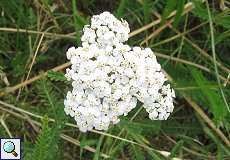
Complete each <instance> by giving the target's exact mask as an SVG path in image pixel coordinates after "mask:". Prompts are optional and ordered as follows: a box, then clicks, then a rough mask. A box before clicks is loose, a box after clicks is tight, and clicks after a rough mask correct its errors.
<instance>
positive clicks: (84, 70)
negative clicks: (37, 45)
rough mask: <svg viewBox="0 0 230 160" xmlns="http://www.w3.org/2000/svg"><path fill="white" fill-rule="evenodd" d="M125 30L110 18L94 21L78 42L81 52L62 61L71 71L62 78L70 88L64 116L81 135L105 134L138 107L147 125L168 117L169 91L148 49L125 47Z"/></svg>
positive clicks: (71, 52)
mask: <svg viewBox="0 0 230 160" xmlns="http://www.w3.org/2000/svg"><path fill="white" fill-rule="evenodd" d="M129 32H130V29H129V25H128V23H127V22H126V21H125V20H121V21H120V20H118V19H117V18H116V17H114V15H112V14H111V13H109V12H103V13H101V14H100V15H94V16H93V17H92V18H91V25H86V26H85V27H84V29H83V35H82V37H81V41H82V47H78V48H75V47H71V48H69V49H68V51H67V53H66V55H67V59H69V60H70V62H71V64H72V66H71V68H68V69H66V74H65V76H66V78H67V79H68V80H69V81H71V82H72V87H73V89H72V91H69V92H68V93H67V96H66V99H65V100H64V104H65V108H64V110H65V113H66V114H67V115H70V116H71V117H73V118H74V119H75V120H76V122H77V125H78V127H79V129H80V130H81V131H82V132H86V131H88V130H92V129H93V128H95V129H97V130H107V129H108V127H109V125H110V124H111V123H112V124H116V123H118V122H119V120H120V119H119V117H120V116H122V115H123V116H126V115H127V114H128V113H129V112H130V111H131V110H132V109H134V108H135V107H136V105H137V102H138V101H140V102H142V103H143V106H144V108H145V109H146V111H147V112H148V113H149V118H150V119H152V120H166V119H167V118H168V117H169V115H170V113H171V112H172V111H173V108H174V106H173V98H174V97H175V93H174V90H173V89H171V88H170V85H169V84H165V82H166V80H167V79H166V77H165V75H164V74H163V73H162V72H161V66H160V64H159V63H158V62H157V59H156V56H155V55H154V53H153V52H152V50H151V49H150V48H145V49H142V48H140V47H130V46H129V45H126V44H124V42H125V41H127V40H128V34H129Z"/></svg>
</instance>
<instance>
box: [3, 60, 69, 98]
mask: <svg viewBox="0 0 230 160" xmlns="http://www.w3.org/2000/svg"><path fill="white" fill-rule="evenodd" d="M69 65H70V62H67V63H64V64H62V65H59V66H57V67H54V68H52V69H50V70H52V71H60V70H62V69H65V68H66V67H68V66H69ZM50 70H48V71H50ZM48 71H47V72H44V73H41V74H39V75H38V76H35V77H33V78H31V79H29V80H27V81H24V82H22V83H19V84H17V85H15V86H12V87H6V88H5V89H4V92H0V97H1V96H3V95H5V94H6V93H10V92H14V91H16V90H18V89H19V88H21V87H23V86H26V85H28V84H31V83H33V82H34V81H36V80H38V79H41V78H42V77H43V76H46V75H47V74H48Z"/></svg>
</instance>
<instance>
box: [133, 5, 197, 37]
mask: <svg viewBox="0 0 230 160" xmlns="http://www.w3.org/2000/svg"><path fill="white" fill-rule="evenodd" d="M192 8H193V4H192V2H188V3H187V4H186V5H185V6H184V13H187V12H189V11H190V10H191V9H192ZM175 15H176V11H173V12H172V13H171V14H170V15H169V16H168V18H171V17H173V16H175ZM160 22H161V18H158V19H157V20H155V21H153V22H152V23H149V24H147V25H145V26H143V27H141V28H139V29H137V30H135V31H133V32H132V33H130V35H129V36H130V37H133V36H135V35H137V34H139V33H141V32H143V31H145V30H147V29H149V28H151V27H153V26H155V25H157V24H159V23H160Z"/></svg>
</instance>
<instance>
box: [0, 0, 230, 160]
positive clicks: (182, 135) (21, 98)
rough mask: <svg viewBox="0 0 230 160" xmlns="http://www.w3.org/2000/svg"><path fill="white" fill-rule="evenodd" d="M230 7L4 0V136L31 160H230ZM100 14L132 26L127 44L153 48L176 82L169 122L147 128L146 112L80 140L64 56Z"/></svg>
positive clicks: (0, 65) (0, 78) (0, 13)
mask: <svg viewBox="0 0 230 160" xmlns="http://www.w3.org/2000/svg"><path fill="white" fill-rule="evenodd" d="M229 7H230V2H229V1H228V0H218V1H215V0H210V1H201V0H191V1H190V0H164V1H160V0H72V1H70V0H68V1H67V0H1V1H0V122H1V123H0V137H22V138H23V139H24V143H23V157H24V158H23V159H25V160H59V159H60V160H61V159H65V160H72V159H82V160H88V159H95V160H96V159H122V160H123V159H124V160H129V159H137V160H144V159H173V157H174V159H176V158H178V159H196V160H199V159H218V160H223V159H230V149H229V148H230V139H229V138H230V134H229V133H230V132H229V131H230V112H229V111H230V110H229V103H230V38H229V37H230V9H229ZM103 11H110V12H112V13H114V14H115V15H116V16H117V17H119V18H124V19H126V20H127V21H128V22H129V24H130V28H131V31H132V33H131V37H130V39H129V41H128V42H127V43H128V44H130V45H133V46H134V45H141V46H142V47H150V48H152V50H154V52H155V54H156V55H157V57H158V61H159V62H160V63H161V65H162V68H163V69H164V70H165V71H166V73H167V74H168V75H169V77H171V84H172V86H173V87H174V88H175V90H176V95H177V98H176V99H175V110H174V112H173V113H172V115H171V116H170V118H169V119H168V120H167V121H150V120H149V119H148V115H147V113H146V112H145V111H144V110H143V109H142V106H141V105H140V106H139V107H137V108H136V109H134V110H133V111H132V112H131V113H130V114H129V115H128V116H127V117H124V118H122V120H121V122H120V123H119V124H118V125H116V126H111V127H110V129H109V130H108V131H107V132H100V131H95V130H94V131H92V132H88V133H80V132H79V130H78V129H77V127H76V124H75V122H74V120H73V119H71V118H69V117H67V116H65V114H64V111H63V107H64V106H63V100H64V97H65V94H66V92H67V91H68V90H69V89H70V87H71V85H70V84H69V83H68V82H66V80H65V78H64V76H63V74H64V68H66V67H67V66H68V65H69V64H68V63H66V62H67V60H66V58H65V52H66V50H67V49H68V47H70V46H78V45H79V42H80V35H81V33H82V28H83V26H84V25H85V24H88V23H89V20H90V17H91V16H92V15H94V14H98V13H101V12H103ZM175 11H176V12H175ZM52 68H54V69H52Z"/></svg>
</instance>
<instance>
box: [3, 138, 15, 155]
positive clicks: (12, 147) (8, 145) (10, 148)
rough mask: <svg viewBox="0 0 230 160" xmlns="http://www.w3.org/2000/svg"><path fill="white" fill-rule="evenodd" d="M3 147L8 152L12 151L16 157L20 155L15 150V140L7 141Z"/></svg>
mask: <svg viewBox="0 0 230 160" xmlns="http://www.w3.org/2000/svg"><path fill="white" fill-rule="evenodd" d="M3 149H4V151H5V152H6V153H11V154H13V155H14V156H15V157H17V156H18V154H17V153H16V152H15V145H14V143H13V142H11V141H7V142H5V143H4V144H3Z"/></svg>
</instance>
